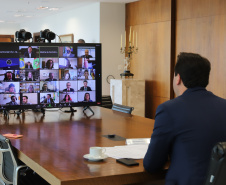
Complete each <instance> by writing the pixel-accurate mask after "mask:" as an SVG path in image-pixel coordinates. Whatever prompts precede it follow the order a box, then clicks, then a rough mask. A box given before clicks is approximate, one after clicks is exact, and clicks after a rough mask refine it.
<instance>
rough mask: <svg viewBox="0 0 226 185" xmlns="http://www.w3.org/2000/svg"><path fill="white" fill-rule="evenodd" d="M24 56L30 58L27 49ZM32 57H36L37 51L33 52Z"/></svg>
mask: <svg viewBox="0 0 226 185" xmlns="http://www.w3.org/2000/svg"><path fill="white" fill-rule="evenodd" d="M24 58H30V57H29V54H28V52H27V51H26V52H25V53H24ZM31 58H36V53H34V52H32V53H31Z"/></svg>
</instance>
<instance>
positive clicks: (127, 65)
mask: <svg viewBox="0 0 226 185" xmlns="http://www.w3.org/2000/svg"><path fill="white" fill-rule="evenodd" d="M137 52H138V47H136V48H135V47H134V46H131V42H129V47H128V49H126V47H124V49H123V48H122V47H121V48H120V53H121V54H124V53H125V54H126V55H127V56H128V57H126V58H125V59H124V72H123V73H121V74H120V76H121V78H122V77H123V76H125V78H126V77H128V78H129V77H130V76H132V77H133V76H134V74H133V73H131V72H130V66H131V64H130V60H131V58H132V54H133V53H134V54H136V53H137Z"/></svg>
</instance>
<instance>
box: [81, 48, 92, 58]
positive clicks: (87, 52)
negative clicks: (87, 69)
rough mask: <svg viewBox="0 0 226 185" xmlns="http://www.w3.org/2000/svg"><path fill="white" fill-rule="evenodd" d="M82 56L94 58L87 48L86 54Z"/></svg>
mask: <svg viewBox="0 0 226 185" xmlns="http://www.w3.org/2000/svg"><path fill="white" fill-rule="evenodd" d="M81 58H87V59H89V58H93V57H92V56H91V55H89V50H88V49H86V50H85V55H82V56H81Z"/></svg>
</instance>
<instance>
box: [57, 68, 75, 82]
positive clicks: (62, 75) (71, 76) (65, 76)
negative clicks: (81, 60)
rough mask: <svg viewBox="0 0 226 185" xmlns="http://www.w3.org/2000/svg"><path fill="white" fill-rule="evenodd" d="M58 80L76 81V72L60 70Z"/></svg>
mask: <svg viewBox="0 0 226 185" xmlns="http://www.w3.org/2000/svg"><path fill="white" fill-rule="evenodd" d="M59 80H77V70H74V69H60V70H59Z"/></svg>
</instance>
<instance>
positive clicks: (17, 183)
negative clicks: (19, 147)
mask: <svg viewBox="0 0 226 185" xmlns="http://www.w3.org/2000/svg"><path fill="white" fill-rule="evenodd" d="M0 183H2V184H4V185H6V184H7V185H8V184H10V185H11V184H13V185H40V184H41V185H49V183H48V182H46V181H45V180H44V179H43V178H41V177H40V176H39V175H38V174H36V173H35V172H34V171H33V170H32V169H30V168H29V167H27V166H26V165H24V164H23V163H22V162H21V161H20V160H19V159H18V158H17V155H16V153H15V151H14V148H13V147H12V145H11V142H10V140H9V139H8V138H6V137H4V136H2V135H1V134H0Z"/></svg>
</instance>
